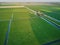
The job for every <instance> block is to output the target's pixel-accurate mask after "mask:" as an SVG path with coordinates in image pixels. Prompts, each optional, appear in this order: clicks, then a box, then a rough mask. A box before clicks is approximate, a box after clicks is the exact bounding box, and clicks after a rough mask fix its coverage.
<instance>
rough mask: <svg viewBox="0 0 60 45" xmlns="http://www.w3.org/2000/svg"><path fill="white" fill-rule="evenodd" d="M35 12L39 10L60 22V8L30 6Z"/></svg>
mask: <svg viewBox="0 0 60 45" xmlns="http://www.w3.org/2000/svg"><path fill="white" fill-rule="evenodd" d="M28 7H30V8H31V9H33V10H36V11H37V10H39V11H42V12H43V13H45V14H46V15H49V16H51V17H53V18H56V19H58V20H60V6H57V5H56V6H55V5H35V6H28Z"/></svg>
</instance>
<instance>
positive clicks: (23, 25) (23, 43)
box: [0, 6, 60, 45]
mask: <svg viewBox="0 0 60 45" xmlns="http://www.w3.org/2000/svg"><path fill="white" fill-rule="evenodd" d="M28 7H29V8H31V9H33V10H41V11H42V12H43V13H46V14H47V15H49V16H52V17H53V18H56V19H58V20H60V17H59V16H60V15H56V14H60V13H59V12H58V11H60V10H59V9H57V8H56V10H55V11H56V12H57V13H56V14H55V13H54V12H53V11H54V10H53V9H55V7H53V6H51V7H49V8H48V6H47V7H46V6H44V9H45V8H46V9H45V11H43V10H44V9H43V6H35V7H33V6H28ZM58 8H59V7H58ZM47 9H48V10H47ZM52 10H53V11H52ZM51 14H52V15H51ZM7 31H9V33H8V35H7V36H8V41H7V44H6V45H44V44H46V43H48V42H52V41H55V40H60V29H58V28H56V27H54V26H52V25H51V24H49V23H47V22H46V21H44V20H43V19H41V18H40V17H38V16H36V15H35V14H34V13H33V12H31V11H30V10H28V9H27V8H25V7H22V8H0V45H5V44H4V43H5V39H6V33H7ZM51 45H60V42H56V43H52V44H51Z"/></svg>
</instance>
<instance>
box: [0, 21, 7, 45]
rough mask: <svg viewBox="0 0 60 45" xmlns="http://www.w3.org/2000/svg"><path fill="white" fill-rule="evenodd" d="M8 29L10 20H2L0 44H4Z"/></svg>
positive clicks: (0, 24) (0, 23) (0, 22)
mask: <svg viewBox="0 0 60 45" xmlns="http://www.w3.org/2000/svg"><path fill="white" fill-rule="evenodd" d="M7 30H8V21H0V45H3V44H4V40H5V36H6V32H7Z"/></svg>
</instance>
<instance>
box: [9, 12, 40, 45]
mask: <svg viewBox="0 0 60 45" xmlns="http://www.w3.org/2000/svg"><path fill="white" fill-rule="evenodd" d="M21 17H22V18H28V19H24V20H22V19H20V20H18V19H19V18H21ZM29 18H30V17H29V15H28V14H27V13H24V12H23V13H22V14H21V13H14V19H13V22H12V27H11V32H10V36H9V41H8V45H39V42H38V40H37V38H36V37H35V34H34V33H33V31H32V27H31V25H30V24H31V23H30V21H29ZM16 19H17V20H16Z"/></svg>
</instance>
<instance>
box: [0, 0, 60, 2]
mask: <svg viewBox="0 0 60 45" xmlns="http://www.w3.org/2000/svg"><path fill="white" fill-rule="evenodd" d="M0 2H60V0H0Z"/></svg>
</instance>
